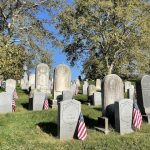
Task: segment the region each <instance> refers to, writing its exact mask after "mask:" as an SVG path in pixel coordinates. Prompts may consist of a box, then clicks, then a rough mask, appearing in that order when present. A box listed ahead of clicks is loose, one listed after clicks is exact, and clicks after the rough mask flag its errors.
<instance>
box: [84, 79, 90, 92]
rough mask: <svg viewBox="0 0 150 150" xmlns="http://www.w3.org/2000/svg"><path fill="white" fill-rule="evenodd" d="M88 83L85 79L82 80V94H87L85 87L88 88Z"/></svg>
mask: <svg viewBox="0 0 150 150" xmlns="http://www.w3.org/2000/svg"><path fill="white" fill-rule="evenodd" d="M88 86H89V84H88V82H87V81H84V84H83V95H87V88H88Z"/></svg>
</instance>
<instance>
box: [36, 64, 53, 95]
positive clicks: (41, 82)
mask: <svg viewBox="0 0 150 150" xmlns="http://www.w3.org/2000/svg"><path fill="white" fill-rule="evenodd" d="M48 83H49V67H48V65H47V64H43V63H41V64H39V65H37V68H36V89H37V90H39V91H41V92H43V93H47V94H50V89H49V85H48Z"/></svg>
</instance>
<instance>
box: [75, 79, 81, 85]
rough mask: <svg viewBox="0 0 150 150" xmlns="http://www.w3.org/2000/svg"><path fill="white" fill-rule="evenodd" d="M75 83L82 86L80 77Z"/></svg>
mask: <svg viewBox="0 0 150 150" xmlns="http://www.w3.org/2000/svg"><path fill="white" fill-rule="evenodd" d="M75 83H76V85H77V86H78V87H80V85H81V84H80V80H79V79H76V82H75Z"/></svg>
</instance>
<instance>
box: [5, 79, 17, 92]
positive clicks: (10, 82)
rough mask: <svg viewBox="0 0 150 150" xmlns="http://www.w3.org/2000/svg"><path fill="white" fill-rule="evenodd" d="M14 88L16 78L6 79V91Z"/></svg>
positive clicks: (11, 90)
mask: <svg viewBox="0 0 150 150" xmlns="http://www.w3.org/2000/svg"><path fill="white" fill-rule="evenodd" d="M15 89H16V80H14V79H8V80H6V92H13V91H14V90H15Z"/></svg>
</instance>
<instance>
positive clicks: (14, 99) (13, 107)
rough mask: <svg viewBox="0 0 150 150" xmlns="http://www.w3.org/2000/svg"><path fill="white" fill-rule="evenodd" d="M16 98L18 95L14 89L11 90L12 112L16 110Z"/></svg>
mask: <svg viewBox="0 0 150 150" xmlns="http://www.w3.org/2000/svg"><path fill="white" fill-rule="evenodd" d="M16 99H18V95H17V92H16V89H15V90H14V92H13V99H12V112H15V111H16Z"/></svg>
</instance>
